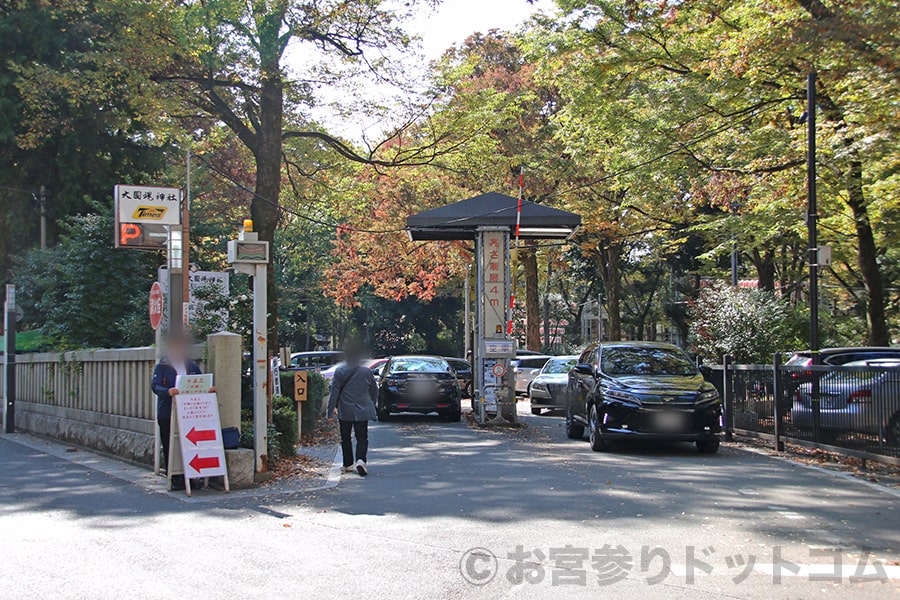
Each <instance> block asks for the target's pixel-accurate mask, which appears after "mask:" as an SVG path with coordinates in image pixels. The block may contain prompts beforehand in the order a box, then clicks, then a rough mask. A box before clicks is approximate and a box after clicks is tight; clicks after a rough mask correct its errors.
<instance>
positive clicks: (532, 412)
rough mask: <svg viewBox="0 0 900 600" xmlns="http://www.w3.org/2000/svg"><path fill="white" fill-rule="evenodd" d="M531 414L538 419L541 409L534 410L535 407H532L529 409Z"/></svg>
mask: <svg viewBox="0 0 900 600" xmlns="http://www.w3.org/2000/svg"><path fill="white" fill-rule="evenodd" d="M531 414H533V415H534V416H536V417H539V416H541V409H540V408H535V407H533V406H532V407H531Z"/></svg>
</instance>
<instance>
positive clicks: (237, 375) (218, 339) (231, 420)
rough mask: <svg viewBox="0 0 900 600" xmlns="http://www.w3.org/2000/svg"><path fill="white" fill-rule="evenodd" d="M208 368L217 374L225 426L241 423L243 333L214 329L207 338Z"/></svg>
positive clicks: (216, 378) (217, 389) (217, 388)
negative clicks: (215, 330) (241, 334)
mask: <svg viewBox="0 0 900 600" xmlns="http://www.w3.org/2000/svg"><path fill="white" fill-rule="evenodd" d="M206 348H207V359H206V369H207V371H208V372H210V373H212V374H213V383H214V384H215V386H216V397H217V398H218V400H219V418H220V419H221V421H222V428H223V429H224V428H226V427H238V428H240V426H241V368H242V365H241V362H242V361H241V336H239V335H238V334H236V333H228V332H226V331H223V332H221V333H214V334H212V335H211V336H209V337H207V338H206Z"/></svg>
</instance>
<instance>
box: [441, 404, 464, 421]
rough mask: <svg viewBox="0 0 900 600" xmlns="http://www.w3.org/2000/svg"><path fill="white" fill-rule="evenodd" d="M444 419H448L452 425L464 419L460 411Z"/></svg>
mask: <svg viewBox="0 0 900 600" xmlns="http://www.w3.org/2000/svg"><path fill="white" fill-rule="evenodd" d="M444 418H445V419H447V421H448V422H450V423H456V422H458V421H460V420H461V419H462V411H461V410H460V409H458V408H457V409H454V410H451V411H450V412H448V413H447V414H446V415H444Z"/></svg>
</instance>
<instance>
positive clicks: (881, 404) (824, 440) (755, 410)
mask: <svg viewBox="0 0 900 600" xmlns="http://www.w3.org/2000/svg"><path fill="white" fill-rule="evenodd" d="M709 379H710V381H712V382H713V383H714V384H715V385H716V387H717V388H718V389H719V392H720V393H721V394H722V398H723V402H724V413H725V427H726V430H727V432H729V433H738V434H744V435H752V436H756V437H762V438H766V439H771V440H772V441H773V443H774V444H775V447H776V448H778V449H781V448H782V443H783V441H785V440H787V441H791V442H794V443H798V444H800V445H804V446H811V447H821V448H825V449H828V450H833V451H837V452H841V453H843V454H847V455H852V456H857V457H859V458H863V459H866V458H871V459H874V460H882V461H886V462H889V463H892V464H897V465H900V367H898V366H887V365H886V364H885V363H881V364H880V363H879V361H877V360H875V361H872V362H870V363H869V364H867V365H866V366H840V367H837V366H829V365H813V366H785V365H782V364H781V361H780V358H779V357H777V356H776V360H775V361H774V364H771V365H735V364H731V363H730V362H729V361H728V360H727V359H726V360H725V361H724V362H723V364H722V365H717V366H715V367H713V368H712V369H711V371H710V372H709Z"/></svg>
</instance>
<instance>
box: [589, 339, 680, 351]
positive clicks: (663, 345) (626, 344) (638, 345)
mask: <svg viewBox="0 0 900 600" xmlns="http://www.w3.org/2000/svg"><path fill="white" fill-rule="evenodd" d="M594 348H662V349H665V350H678V351H679V352H680V351H681V348H679V347H678V346H676V345H675V344H670V343H668V342H647V341H635V342H629V341H621V342H620V341H615V342H594V343H593V344H590V345H589V346H587V347H585V349H584V350H588V349H591V350H593V349H594ZM584 350H582V352H584Z"/></svg>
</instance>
